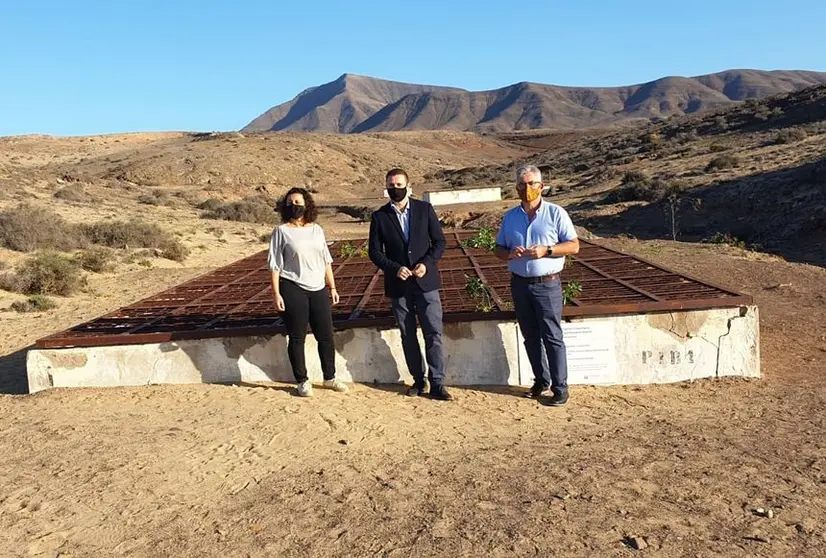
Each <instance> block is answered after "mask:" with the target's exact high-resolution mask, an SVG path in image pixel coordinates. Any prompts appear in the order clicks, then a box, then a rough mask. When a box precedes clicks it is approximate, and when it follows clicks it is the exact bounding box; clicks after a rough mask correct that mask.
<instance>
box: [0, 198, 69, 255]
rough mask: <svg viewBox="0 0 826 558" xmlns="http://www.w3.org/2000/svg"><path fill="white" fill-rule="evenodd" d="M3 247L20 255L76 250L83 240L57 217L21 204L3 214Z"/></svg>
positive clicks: (0, 217)
mask: <svg viewBox="0 0 826 558" xmlns="http://www.w3.org/2000/svg"><path fill="white" fill-rule="evenodd" d="M0 245H2V246H4V247H6V248H8V249H10V250H15V251H18V252H32V251H34V250H38V249H54V250H73V249H75V248H79V247H81V246H82V245H83V239H82V238H81V237H80V236H79V235H78V234H77V230H76V229H75V228H74V227H73V226H71V225H69V224H68V223H66V221H64V220H63V218H62V217H61V216H60V215H58V214H57V213H55V212H53V211H51V210H49V209H44V208H37V207H33V206H30V205H28V204H20V205H18V206H17V207H15V208H13V209H7V210H5V211H0Z"/></svg>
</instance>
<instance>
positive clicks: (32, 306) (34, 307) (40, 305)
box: [11, 295, 57, 313]
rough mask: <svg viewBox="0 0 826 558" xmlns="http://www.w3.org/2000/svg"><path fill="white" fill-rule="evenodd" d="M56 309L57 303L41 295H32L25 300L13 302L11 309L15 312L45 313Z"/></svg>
mask: <svg viewBox="0 0 826 558" xmlns="http://www.w3.org/2000/svg"><path fill="white" fill-rule="evenodd" d="M53 308H57V303H55V301H53V300H52V299H51V298H49V297H46V296H43V295H32V296H30V297H29V298H27V299H26V300H18V301H17V302H13V303H12V305H11V309H12V310H14V311H15V312H21V313H22V312H45V311H46V310H52V309H53Z"/></svg>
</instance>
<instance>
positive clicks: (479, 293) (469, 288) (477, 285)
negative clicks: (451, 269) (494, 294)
mask: <svg viewBox="0 0 826 558" xmlns="http://www.w3.org/2000/svg"><path fill="white" fill-rule="evenodd" d="M465 291H466V292H467V294H469V295H470V297H471V298H473V299H474V300H476V311H477V312H491V311H492V310H493V309H494V306H493V299H492V298H491V296H490V291H489V290H488V288H487V286H486V285H485V284H484V283H483V282H482V280H481V279H479V278H478V277H470V276H469V275H465Z"/></svg>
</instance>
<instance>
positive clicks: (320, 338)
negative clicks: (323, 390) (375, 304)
mask: <svg viewBox="0 0 826 558" xmlns="http://www.w3.org/2000/svg"><path fill="white" fill-rule="evenodd" d="M278 285H279V289H280V290H281V297H282V298H283V299H284V314H283V318H284V325H286V326H287V335H288V336H289V341H288V342H287V355H288V356H289V358H290V365H291V366H292V369H293V376H295V381H296V382H298V383H301V382H304V381H306V380H307V364H306V361H305V359H304V339H305V338H306V337H307V325H309V326H310V328H311V329H312V332H313V335H314V336H315V339H316V342H317V343H318V358H319V359H320V360H321V372H322V374H324V379H325V380H332V379H333V378H335V376H336V349H335V346H334V345H333V312H332V308H331V306H330V291H329V289H327V287H324V288H323V289H321V290H320V291H308V290H305V289H302V288H301V287H299V286H298V285H296V284H295V283H293V282H292V281H289V280H287V279H283V278H282V279H279V281H278Z"/></svg>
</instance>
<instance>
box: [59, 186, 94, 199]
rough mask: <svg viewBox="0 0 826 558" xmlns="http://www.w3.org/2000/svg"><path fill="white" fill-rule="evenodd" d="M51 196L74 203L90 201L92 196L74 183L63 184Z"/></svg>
mask: <svg viewBox="0 0 826 558" xmlns="http://www.w3.org/2000/svg"><path fill="white" fill-rule="evenodd" d="M53 196H54V198H55V199H58V200H63V201H69V202H76V203H88V202H90V201H92V196H90V195H89V194H88V193H87V192H86V190H84V189H83V186H82V185H80V184H76V183H75V184H69V185H68V186H64V187H63V188H61V189H60V190H58V191H56V192H55V193H54V194H53Z"/></svg>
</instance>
